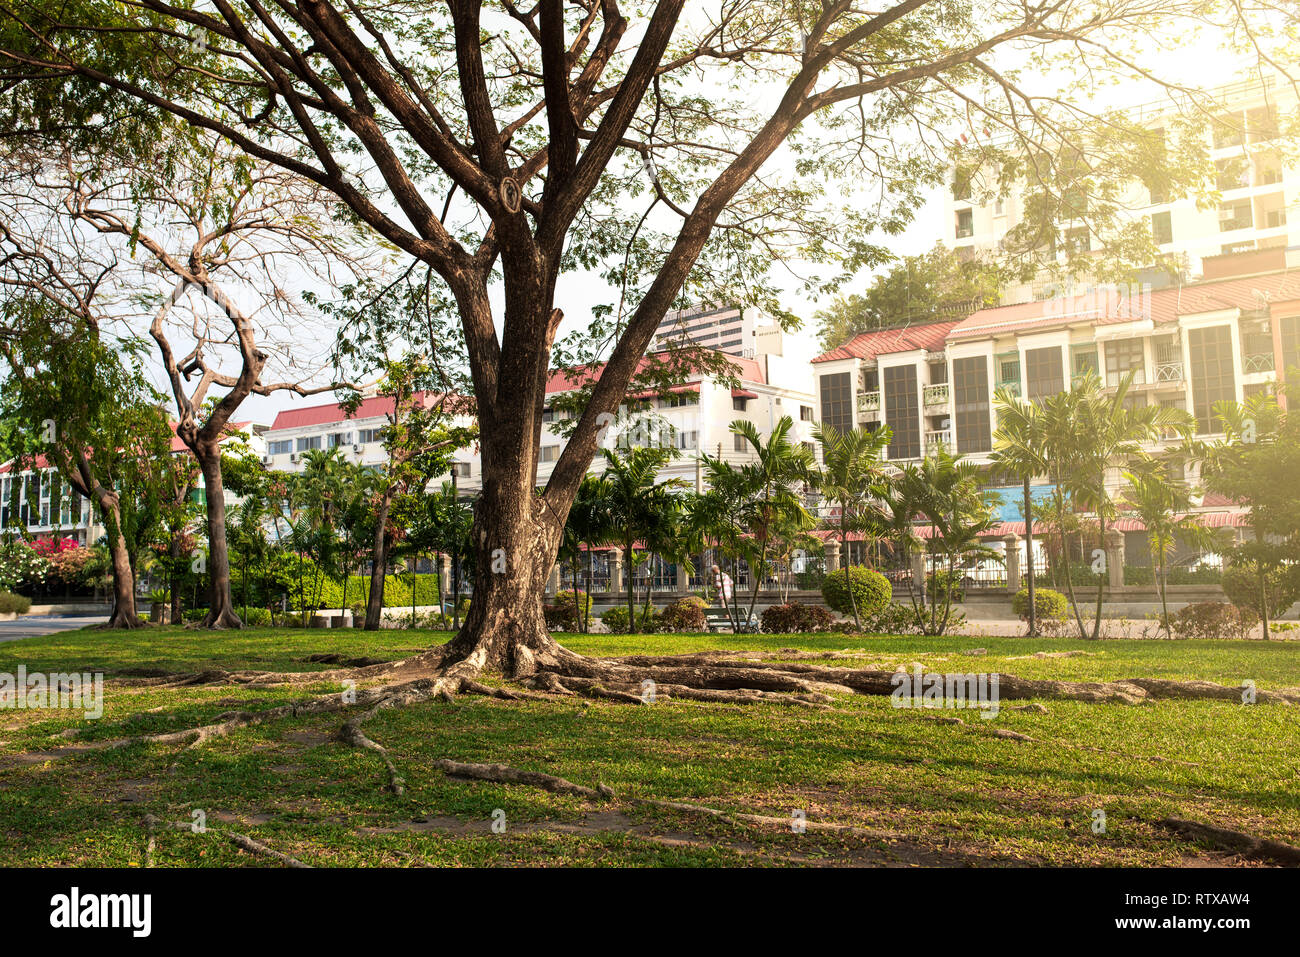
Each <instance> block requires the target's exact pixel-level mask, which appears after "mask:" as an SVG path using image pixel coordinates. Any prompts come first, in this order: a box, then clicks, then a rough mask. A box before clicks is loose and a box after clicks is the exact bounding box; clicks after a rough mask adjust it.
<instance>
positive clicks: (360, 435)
mask: <svg viewBox="0 0 1300 957" xmlns="http://www.w3.org/2000/svg"><path fill="white" fill-rule="evenodd" d="M381 431H382V430H381V429H357V441H358V442H360V443H361V444H362V445H368V444H369V443H371V442H378V441H379V433H380V432H381Z"/></svg>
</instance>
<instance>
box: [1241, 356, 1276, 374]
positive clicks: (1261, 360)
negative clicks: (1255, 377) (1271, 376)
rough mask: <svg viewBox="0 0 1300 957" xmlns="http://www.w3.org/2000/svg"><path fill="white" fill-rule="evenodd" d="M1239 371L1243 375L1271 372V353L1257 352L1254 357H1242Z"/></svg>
mask: <svg viewBox="0 0 1300 957" xmlns="http://www.w3.org/2000/svg"><path fill="white" fill-rule="evenodd" d="M1241 371H1242V372H1245V373H1251V372H1272V371H1273V353H1271V352H1257V353H1255V354H1254V355H1248V356H1242V357H1241Z"/></svg>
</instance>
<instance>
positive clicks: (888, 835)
mask: <svg viewBox="0 0 1300 957" xmlns="http://www.w3.org/2000/svg"><path fill="white" fill-rule="evenodd" d="M631 800H632V802H633V803H635V804H644V805H648V806H650V807H660V808H665V809H667V810H670V811H684V812H686V813H688V814H700V815H704V816H706V817H712V818H717V819H718V820H720V821H729V822H732V823H741V824H751V825H757V826H758V827H776V828H780V829H781V830H786V831H791V832H793V833H799V832H798V830H797V828H802V829H803V830H804V831H816V832H820V833H827V834H846V835H851V836H853V837H867V838H876V839H882V838H883V839H885V840H889V839H897V838H902V837H904V835H901V834H895V833H892V832H888V831H873V830H870V829H869V828H864V827H856V826H854V825H852V824H832V823H829V822H827V821H809V820H807V819H806V818H796V817H794V815H793V814H792V815H791V816H790V817H773V816H771V815H768V814H746V813H741V812H738V811H722V810H719V809H718V808H713V807H705V806H704V805H703V804H689V803H686V802H684V801H657V800H654V799H652V798H632V799H631Z"/></svg>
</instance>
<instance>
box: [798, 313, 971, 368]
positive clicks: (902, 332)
mask: <svg viewBox="0 0 1300 957" xmlns="http://www.w3.org/2000/svg"><path fill="white" fill-rule="evenodd" d="M956 325H958V323H957V322H955V321H949V322H927V323H926V324H924V325H920V326H904V327H902V328H899V329H881V330H879V331H877V332H864V333H861V334H860V335H857V336H854V337H853V338H852V339H850V340H849V341H848V342H846V343H844V345H842V346H840V347H839V348H837V349H832V350H831V351H830V352H824V353H822V354H821V355H819V356H818V357H817V358H816V359H813V362H831V361H833V360H835V359H854V358H857V359H874V358H875V357H876V356H880V355H888V354H890V353H891V352H911V351H913V350H915V349H925V350H926V351H927V352H935V351H938V350H940V349H942V348H943V343H944V340H945V339H946V338H947V336H948V332H949V331H950V330H951V329H952V328H953V327H954V326H956Z"/></svg>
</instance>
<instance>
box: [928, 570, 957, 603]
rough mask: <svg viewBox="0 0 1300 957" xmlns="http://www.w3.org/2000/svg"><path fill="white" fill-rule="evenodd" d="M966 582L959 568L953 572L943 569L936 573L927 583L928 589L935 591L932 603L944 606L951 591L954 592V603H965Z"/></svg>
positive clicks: (931, 597) (931, 599) (931, 598)
mask: <svg viewBox="0 0 1300 957" xmlns="http://www.w3.org/2000/svg"><path fill="white" fill-rule="evenodd" d="M964 581H965V576H964V575H963V574H962V571H961V569H959V568H958V569H953V570H952V571H949V570H948V569H946V568H941V569H939V570H938V571H936V572H934V573H933V574H932V575H931V576H930V578H929V580H928V581H927V582H926V588H928V589H931V590H932V591H933V595H932V596H930V601H931V603H932V604H933V603H937V604H943V603H944V602H945V601H947V600H948V592H950V591H951V592H952V598H951V600H952V601H954V602H961V601H965V600H966V587H965V585H964V584H962V583H963V582H964Z"/></svg>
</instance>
